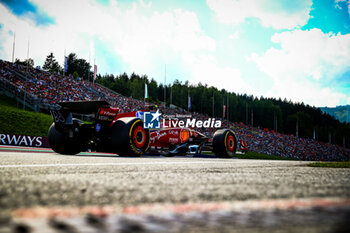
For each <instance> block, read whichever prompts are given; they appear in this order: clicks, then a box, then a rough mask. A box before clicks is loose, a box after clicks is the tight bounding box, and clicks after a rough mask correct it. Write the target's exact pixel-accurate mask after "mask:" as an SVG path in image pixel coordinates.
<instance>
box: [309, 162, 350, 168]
mask: <svg viewBox="0 0 350 233" xmlns="http://www.w3.org/2000/svg"><path fill="white" fill-rule="evenodd" d="M308 166H310V167H335V168H350V161H347V162H316V163H310V164H308Z"/></svg>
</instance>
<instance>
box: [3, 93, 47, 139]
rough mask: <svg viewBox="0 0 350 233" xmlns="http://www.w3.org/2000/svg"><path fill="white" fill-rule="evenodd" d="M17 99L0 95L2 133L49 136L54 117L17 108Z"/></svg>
mask: <svg viewBox="0 0 350 233" xmlns="http://www.w3.org/2000/svg"><path fill="white" fill-rule="evenodd" d="M14 106H16V101H14V100H13V99H11V98H8V97H5V96H0V133H2V134H19V135H30V136H47V133H48V130H49V127H50V125H51V124H52V117H51V116H50V115H47V114H43V113H34V112H30V111H23V110H22V109H17V108H16V107H14Z"/></svg>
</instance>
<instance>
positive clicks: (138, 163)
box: [0, 160, 236, 168]
mask: <svg viewBox="0 0 350 233" xmlns="http://www.w3.org/2000/svg"><path fill="white" fill-rule="evenodd" d="M229 161H230V160H226V161H215V162H213V161H183V162H134V163H131V162H128V163H74V164H73V163H66V164H60V163H54V164H13V165H12V164H9V165H0V168H26V167H76V166H128V165H182V164H209V163H211V164H217V163H220V164H222V163H226V164H227V163H228V162H229ZM231 161H236V160H231Z"/></svg>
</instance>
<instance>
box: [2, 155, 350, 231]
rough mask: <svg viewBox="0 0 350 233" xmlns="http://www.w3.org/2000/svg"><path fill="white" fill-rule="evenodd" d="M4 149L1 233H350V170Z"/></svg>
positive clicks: (296, 163) (298, 164)
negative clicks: (348, 221) (70, 154)
mask: <svg viewBox="0 0 350 233" xmlns="http://www.w3.org/2000/svg"><path fill="white" fill-rule="evenodd" d="M308 163H309V162H303V161H266V160H243V159H217V158H191V157H186V156H185V157H173V158H166V157H161V156H144V157H141V158H121V157H118V156H116V155H111V154H101V153H82V154H79V155H75V156H68V155H58V154H56V153H52V152H50V151H45V150H44V151H40V153H39V152H28V151H18V150H14V151H12V150H0V207H1V210H0V232H57V231H58V232H213V231H214V232H217V231H218V232H256V231H259V232H296V231H297V232H346V231H347V230H349V229H350V228H349V224H348V223H347V220H348V219H350V169H341V168H312V167H308V166H306V165H307V164H308Z"/></svg>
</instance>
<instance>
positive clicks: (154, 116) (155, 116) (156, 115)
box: [151, 109, 162, 122]
mask: <svg viewBox="0 0 350 233" xmlns="http://www.w3.org/2000/svg"><path fill="white" fill-rule="evenodd" d="M151 114H152V116H153V118H152V120H151V122H153V121H154V120H155V119H158V117H160V116H161V115H162V114H161V113H159V109H157V112H155V113H151Z"/></svg>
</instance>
